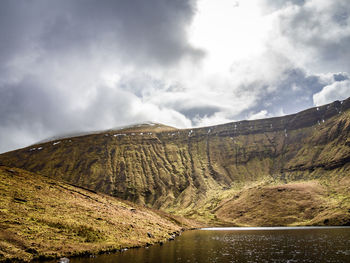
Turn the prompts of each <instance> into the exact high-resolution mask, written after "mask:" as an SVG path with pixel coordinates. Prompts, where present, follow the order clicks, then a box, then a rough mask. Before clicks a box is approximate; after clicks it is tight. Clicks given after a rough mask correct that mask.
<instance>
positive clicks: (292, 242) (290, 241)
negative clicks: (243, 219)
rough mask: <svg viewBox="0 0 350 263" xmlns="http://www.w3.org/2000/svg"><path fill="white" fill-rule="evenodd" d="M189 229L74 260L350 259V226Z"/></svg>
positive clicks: (115, 262) (76, 262)
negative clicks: (174, 235)
mask: <svg viewBox="0 0 350 263" xmlns="http://www.w3.org/2000/svg"><path fill="white" fill-rule="evenodd" d="M210 230H211V231H208V230H195V231H188V232H185V233H184V234H183V235H182V236H180V237H178V238H176V240H175V241H172V242H167V243H165V244H164V245H163V246H159V245H156V246H152V247H150V248H140V249H130V250H128V251H125V252H120V253H116V254H114V255H102V256H98V257H96V258H82V259H78V258H77V259H72V260H71V262H72V263H82V262H90V263H102V262H103V263H112V262H113V263H120V262H128V263H129V262H134V263H141V262H142V263H159V262H166V263H173V262H186V263H187V262H198V263H203V262H218V263H228V262H259V263H260V262H284V263H285V262H290V263H291V262H310V263H311V262H312V263H315V262H322V263H323V262H332V263H335V262H341V263H346V262H350V228H349V227H343V228H297V229H295V228H273V229H270V228H255V229H238V230H237V229H232V228H231V230H230V228H220V230H215V229H210Z"/></svg>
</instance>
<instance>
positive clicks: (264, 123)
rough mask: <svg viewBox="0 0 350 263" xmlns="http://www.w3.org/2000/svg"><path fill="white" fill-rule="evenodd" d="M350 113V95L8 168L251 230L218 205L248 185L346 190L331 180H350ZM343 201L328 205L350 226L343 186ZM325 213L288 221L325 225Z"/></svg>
mask: <svg viewBox="0 0 350 263" xmlns="http://www.w3.org/2000/svg"><path fill="white" fill-rule="evenodd" d="M349 109H350V98H348V99H346V100H343V101H335V102H333V103H330V104H327V105H323V106H319V107H314V108H311V109H308V110H304V111H302V112H299V113H296V114H291V115H287V116H283V117H274V118H268V119H260V120H247V121H239V122H231V123H227V124H222V125H215V126H209V127H203V128H190V129H176V128H169V129H168V128H166V129H165V130H162V129H160V130H159V131H157V130H154V129H153V130H152V131H150V130H149V129H148V128H149V127H147V129H146V130H145V129H142V127H139V128H140V129H137V128H130V129H125V130H123V132H120V131H118V132H117V131H111V130H109V131H105V132H101V133H98V134H90V135H84V136H80V137H72V138H66V139H62V140H60V141H51V142H47V143H42V144H37V145H34V146H31V147H26V148H23V149H20V150H15V151H12V152H8V153H4V154H1V155H0V163H3V164H6V165H8V166H16V167H19V168H22V169H26V170H29V171H32V172H36V173H40V174H44V175H47V176H49V177H52V178H59V179H63V180H65V181H68V182H70V183H74V184H76V185H79V186H83V187H86V188H89V189H92V190H95V191H101V192H104V193H107V194H110V195H114V196H117V197H119V198H122V199H125V200H129V201H133V202H136V203H138V204H142V205H146V206H149V207H153V208H156V209H162V210H165V211H168V212H172V213H176V214H180V215H185V216H191V217H195V218H197V219H202V220H204V221H206V222H213V223H218V224H219V223H220V224H226V223H227V224H228V223H229V224H237V225H242V221H240V220H238V219H239V218H230V217H228V216H225V215H223V213H219V212H217V211H218V210H217V208H218V207H220V206H221V205H222V202H224V201H225V200H227V199H230V198H234V196H235V195H237V194H239V193H241V192H242V190H243V189H245V188H246V187H248V188H249V187H251V189H253V190H254V191H256V192H259V191H258V190H257V189H258V187H262V188H264V189H265V190H264V191H266V192H269V191H270V190H269V189H268V187H269V186H273V185H276V187H277V185H284V184H289V183H292V184H294V183H298V182H303V181H304V182H305V183H306V184H310V183H311V185H313V183H312V182H313V181H317V182H316V183H320V184H321V185H322V187H321V188H322V189H323V190H322V193H321V194H319V193H318V192H317V193H316V192H315V195H317V196H319V195H320V196H321V197H320V198H323V199H327V198H328V197H327V196H328V193H329V191H330V192H331V191H332V189H333V190H334V191H335V192H336V193H338V192H339V189H342V188H339V186H338V185H335V184H330V182H331V181H334V180H335V181H340V180H342V179H343V178H347V177H348V175H349V171H350V165H349V160H350V140H349V137H350V136H349V133H350V110H349ZM153 128H154V127H153ZM345 182H346V183H348V181H345ZM293 187H294V188H293ZM293 187H292V188H288V189H293V190H292V191H291V192H292V193H291V194H292V195H293V196H295V198H297V197H298V195H300V196H308V193H304V192H303V191H302V190H300V189H304V188H300V187H299V188H298V187H297V186H296V185H294V186H293ZM277 192H278V191H277ZM339 196H343V198H340V197H339ZM339 196H338V195H337V194H335V195H332V196H330V197H329V200H327V202H326V203H325V206H326V207H328V208H329V209H331V210H332V209H333V208H334V207H335V206H337V205H339V206H340V207H341V211H342V216H339V218H342V219H341V220H338V221H337V220H335V221H334V222H338V223H336V224H346V223H347V220H349V221H350V215H349V212H348V211H347V207H348V206H350V204H349V200H348V194H346V193H344V191H343V190H341V193H339ZM255 198H257V197H255ZM317 198H318V197H317ZM317 198H316V199H317ZM247 200H252V199H249V198H248V199H247ZM309 205H310V206H312V205H314V204H313V203H309ZM251 207H252V208H251V209H264V207H260V208H259V207H258V208H257V207H255V208H254V206H251ZM300 207H301V208H300ZM300 207H299V208H300V209H304V208H305V207H304V206H303V205H301V206H300ZM303 207H304V208H303ZM299 208H298V209H299ZM328 208H327V209H328ZM305 209H306V208H305ZM310 209H311V208H310ZM331 210H330V211H331ZM332 211H333V210H332ZM296 213H297V212H296ZM228 214H230V213H228ZM321 214H322V211H321V210H320V213H319V214H317V215H316V214H315V215H314V217H313V218H308V217H307V218H305V220H299V219H298V218H295V219H294V221H288V224H289V225H290V224H323V221H324V220H325V219H322V218H323V217H322V216H321ZM231 215H234V214H232V213H231ZM234 216H237V215H234ZM271 216H272V215H271ZM329 216H330V215H329ZM346 218H348V219H346ZM332 220H333V219H332ZM329 221H330V220H328V222H329ZM259 222H260V223H259ZM261 222H262V221H261V220H258V219H257V218H255V219H254V218H251V219H250V221H246V222H245V224H246V225H252V226H254V225H258V224H261ZM281 222H282V223H283V222H287V221H283V220H282V219H281ZM326 222H327V220H326ZM341 222H342V223H341ZM267 223H268V222H267V221H264V224H267Z"/></svg>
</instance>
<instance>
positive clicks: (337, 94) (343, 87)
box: [313, 80, 350, 106]
mask: <svg viewBox="0 0 350 263" xmlns="http://www.w3.org/2000/svg"><path fill="white" fill-rule="evenodd" d="M349 94H350V81H349V80H343V81H337V82H334V83H332V84H330V85H327V86H325V87H324V88H323V89H322V90H321V91H320V92H318V93H316V94H314V96H313V100H314V104H315V105H316V106H319V105H323V104H327V103H330V102H332V101H335V100H342V99H346V98H348V97H349Z"/></svg>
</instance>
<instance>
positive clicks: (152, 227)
mask: <svg viewBox="0 0 350 263" xmlns="http://www.w3.org/2000/svg"><path fill="white" fill-rule="evenodd" d="M0 196H1V197H0V261H2V260H5V259H19V260H24V261H28V260H32V259H33V258H44V257H57V256H63V255H65V256H69V255H81V254H84V253H87V252H89V253H94V252H99V251H109V250H116V249H120V248H124V247H131V246H143V245H146V244H147V243H148V244H152V243H155V242H159V241H164V240H166V239H168V238H169V237H170V236H171V235H173V233H174V232H177V233H178V232H179V231H181V230H182V229H183V228H191V227H196V226H198V225H196V224H194V223H193V222H190V221H188V220H185V219H182V218H180V217H174V216H169V215H167V214H165V213H160V212H156V211H152V210H149V209H146V208H143V207H140V206H137V205H135V204H132V203H128V202H125V201H121V200H119V199H116V198H113V197H110V196H108V195H104V194H98V193H94V192H92V191H88V190H85V189H82V188H79V187H75V186H72V185H69V184H67V183H63V182H60V181H58V180H53V179H49V178H46V177H42V176H39V175H37V174H33V173H30V172H26V171H23V170H20V169H17V168H8V167H5V166H0Z"/></svg>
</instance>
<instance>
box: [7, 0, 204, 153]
mask: <svg viewBox="0 0 350 263" xmlns="http://www.w3.org/2000/svg"><path fill="white" fill-rule="evenodd" d="M194 11H195V2H194V1H192V0H152V1H144V0H103V1H101V0H74V1H71V0H59V1H46V0H32V1H27V0H17V1H12V0H3V1H1V2H0V98H1V104H0V123H1V127H0V152H1V151H4V150H7V149H9V148H11V147H12V148H13V147H19V146H24V144H25V143H29V142H34V141H35V140H39V139H42V138H43V136H44V137H46V136H51V135H54V134H59V133H67V132H69V131H75V130H86V129H90V130H91V129H101V128H108V127H110V126H111V125H112V126H117V125H118V124H123V123H126V122H127V121H128V120H129V121H130V120H131V121H132V120H133V119H134V120H135V121H138V120H139V119H142V118H147V116H142V114H140V113H138V111H136V113H133V114H134V115H132V114H131V113H130V112H132V108H133V107H135V106H134V105H135V103H136V104H137V103H138V98H137V97H135V96H134V94H136V95H137V93H138V91H137V89H142V78H141V80H140V81H139V83H140V84H139V87H134V86H133V87H130V89H128V88H125V86H124V87H123V86H122V87H113V88H110V89H106V88H105V87H104V84H103V83H98V82H99V81H100V82H101V80H100V77H101V76H100V72H99V70H101V68H103V67H107V69H108V70H110V71H113V68H112V69H110V68H108V67H110V64H113V63H114V61H115V63H114V64H116V65H119V66H120V65H123V67H125V68H127V67H132V68H133V70H134V71H135V72H137V71H138V70H143V69H145V67H147V68H148V69H150V70H151V69H152V68H163V67H171V66H172V65H176V63H178V62H179V61H181V60H182V59H183V58H188V59H189V60H191V61H196V60H198V59H200V58H201V57H202V56H203V52H202V51H201V50H199V49H196V48H193V47H192V46H191V45H190V44H189V43H188V40H187V27H188V25H189V24H190V22H191V19H192V17H193V14H194ZM107 60H108V62H107ZM104 62H105V63H106V64H107V63H110V64H107V65H105V63H104ZM119 68H120V67H119ZM114 70H116V71H117V72H118V68H115V69H114ZM131 84H132V83H131ZM123 88H125V91H123ZM141 95H142V94H139V96H141ZM79 103H80V104H81V105H80V104H79ZM156 110H159V109H157V108H156ZM149 111H150V110H149ZM159 111H161V110H159ZM134 112H135V110H134ZM146 112H147V111H146ZM14 130H16V132H17V136H18V134H20V135H21V136H22V137H23V138H22V140H21V139H18V140H15V139H13V138H12V137H11V136H13V135H12V134H13V133H12V132H11V131H14ZM26 138H27V139H26Z"/></svg>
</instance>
